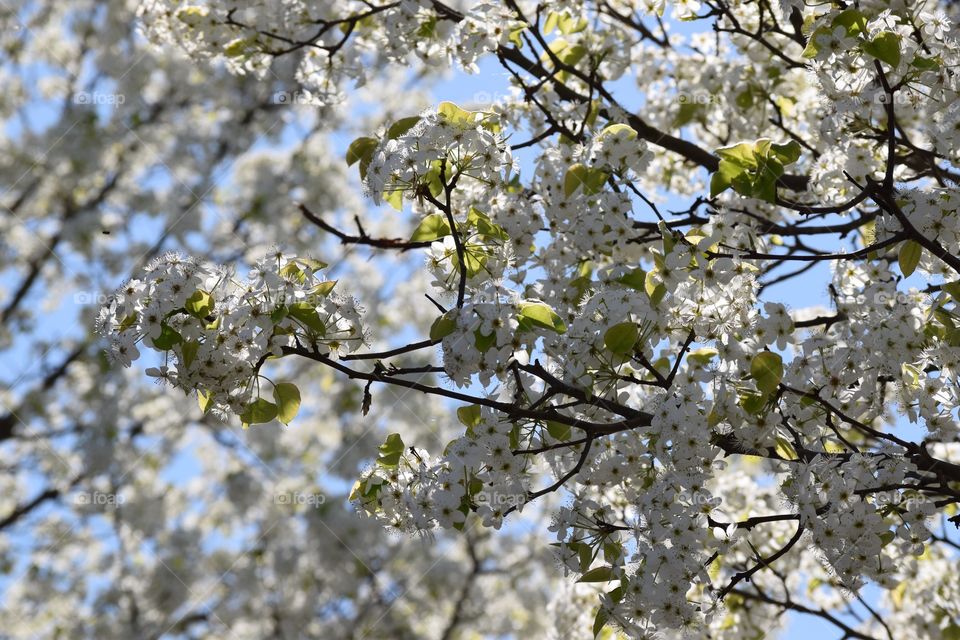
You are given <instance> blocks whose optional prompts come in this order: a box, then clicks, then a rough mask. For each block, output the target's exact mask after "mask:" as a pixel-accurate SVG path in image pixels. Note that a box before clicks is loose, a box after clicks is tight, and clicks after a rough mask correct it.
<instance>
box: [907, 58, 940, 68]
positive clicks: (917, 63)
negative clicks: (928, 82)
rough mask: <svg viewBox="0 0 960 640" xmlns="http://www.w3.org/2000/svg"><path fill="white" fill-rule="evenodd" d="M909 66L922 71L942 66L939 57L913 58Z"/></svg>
mask: <svg viewBox="0 0 960 640" xmlns="http://www.w3.org/2000/svg"><path fill="white" fill-rule="evenodd" d="M910 64H911V65H913V66H914V67H916V68H917V69H920V70H922V71H927V70H930V69H939V68H940V66H941V65H943V60H941V59H940V57H939V56H937V57H935V58H925V57H923V56H917V55H915V56H913V60H911V61H910Z"/></svg>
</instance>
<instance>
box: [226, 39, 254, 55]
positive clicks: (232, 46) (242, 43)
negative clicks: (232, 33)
mask: <svg viewBox="0 0 960 640" xmlns="http://www.w3.org/2000/svg"><path fill="white" fill-rule="evenodd" d="M252 45H253V43H252V42H251V41H250V40H249V39H247V38H235V39H233V40H231V41H230V42H228V43H227V44H226V45H224V47H223V53H224V55H226V56H227V57H228V58H239V57H241V56H245V55H246V54H247V53H248V52H249V51H250V50H251V49H252Z"/></svg>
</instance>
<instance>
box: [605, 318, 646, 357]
mask: <svg viewBox="0 0 960 640" xmlns="http://www.w3.org/2000/svg"><path fill="white" fill-rule="evenodd" d="M639 338H640V329H639V328H637V325H636V324H635V323H633V322H621V323H619V324H615V325H613V326H612V327H610V328H609V329H607V331H606V333H604V334H603V344H604V346H605V347H606V348H607V349H609V350H610V351H612V352H614V353H617V354H620V355H626V354H628V353H631V352H632V351H633V347H634V345H635V344H637V340H638V339H639Z"/></svg>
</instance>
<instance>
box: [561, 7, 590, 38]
mask: <svg viewBox="0 0 960 640" xmlns="http://www.w3.org/2000/svg"><path fill="white" fill-rule="evenodd" d="M559 26H560V33H562V34H564V35H569V34H571V33H580V32H581V31H583V30H584V29H586V28H587V19H586V18H584V17H583V16H576V17H574V16H572V15H570V14H569V13H566V12H564V14H563V15H562V16H560V21H559Z"/></svg>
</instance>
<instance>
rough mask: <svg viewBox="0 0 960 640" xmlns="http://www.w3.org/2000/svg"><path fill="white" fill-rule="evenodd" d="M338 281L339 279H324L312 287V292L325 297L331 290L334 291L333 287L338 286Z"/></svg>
mask: <svg viewBox="0 0 960 640" xmlns="http://www.w3.org/2000/svg"><path fill="white" fill-rule="evenodd" d="M337 282H338V281H337V280H324V281H323V282H320V283H318V284H317V286H315V287H314V288H313V289H311V290H310V293H312V294H313V295H315V296H321V297H324V298H325V297H327V296H328V295H330V292H331V291H333V288H334V287H335V286H337Z"/></svg>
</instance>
